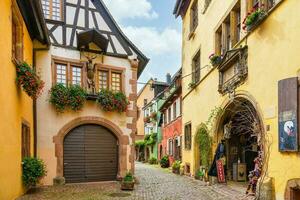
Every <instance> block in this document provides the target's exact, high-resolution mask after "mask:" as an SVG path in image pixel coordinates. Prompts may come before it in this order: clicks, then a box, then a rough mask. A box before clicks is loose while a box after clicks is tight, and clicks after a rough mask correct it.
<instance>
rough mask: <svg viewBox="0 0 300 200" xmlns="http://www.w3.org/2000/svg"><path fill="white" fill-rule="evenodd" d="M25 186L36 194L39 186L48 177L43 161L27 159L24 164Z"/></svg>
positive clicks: (32, 158) (23, 176)
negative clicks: (42, 179)
mask: <svg viewBox="0 0 300 200" xmlns="http://www.w3.org/2000/svg"><path fill="white" fill-rule="evenodd" d="M22 171H23V173H22V179H23V184H24V185H25V187H26V188H27V189H29V191H30V192H34V191H35V189H36V186H37V184H38V183H39V181H40V180H41V178H42V177H44V176H45V175H46V173H47V172H46V166H45V164H44V162H43V161H42V160H41V159H38V158H34V157H26V158H24V159H23V162H22Z"/></svg>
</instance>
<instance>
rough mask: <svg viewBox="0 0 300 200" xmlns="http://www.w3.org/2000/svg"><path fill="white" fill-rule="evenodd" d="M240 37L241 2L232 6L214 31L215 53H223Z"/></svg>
mask: <svg viewBox="0 0 300 200" xmlns="http://www.w3.org/2000/svg"><path fill="white" fill-rule="evenodd" d="M240 39H241V3H240V1H238V3H237V4H236V5H235V6H234V7H233V9H232V10H231V12H230V14H229V15H228V16H227V17H226V18H225V20H224V21H223V23H222V25H221V26H220V27H219V28H218V29H217V31H216V33H215V53H216V54H217V55H224V54H226V52H227V51H228V50H230V49H232V47H234V46H235V45H236V44H237V43H238V42H239V41H240Z"/></svg>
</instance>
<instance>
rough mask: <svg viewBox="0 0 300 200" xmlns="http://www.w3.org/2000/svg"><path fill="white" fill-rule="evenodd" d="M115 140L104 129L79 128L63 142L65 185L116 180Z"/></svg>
mask: <svg viewBox="0 0 300 200" xmlns="http://www.w3.org/2000/svg"><path fill="white" fill-rule="evenodd" d="M117 155H118V147H117V139H116V138H115V136H114V135H113V133H111V132H110V131H109V130H108V129H106V128H104V127H102V126H98V125H83V126H80V127H77V128H75V129H73V130H72V131H71V132H70V133H69V134H68V135H67V136H66V137H65V140H64V177H65V179H66V182H67V183H79V182H94V181H111V180H116V177H117V171H118V168H117V167H118V164H117V163H118V156H117Z"/></svg>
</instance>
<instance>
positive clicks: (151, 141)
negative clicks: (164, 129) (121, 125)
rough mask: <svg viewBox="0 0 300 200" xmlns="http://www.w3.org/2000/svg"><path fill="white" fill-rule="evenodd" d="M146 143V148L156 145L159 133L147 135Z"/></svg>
mask: <svg viewBox="0 0 300 200" xmlns="http://www.w3.org/2000/svg"><path fill="white" fill-rule="evenodd" d="M144 141H145V145H146V146H151V145H154V144H155V143H156V142H157V133H151V134H148V135H145V138H144Z"/></svg>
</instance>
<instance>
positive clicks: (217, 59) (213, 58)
mask: <svg viewBox="0 0 300 200" xmlns="http://www.w3.org/2000/svg"><path fill="white" fill-rule="evenodd" d="M209 60H210V63H211V65H212V66H213V67H216V66H218V65H219V64H220V63H221V61H222V57H221V56H219V55H217V54H215V53H212V54H210V56H209Z"/></svg>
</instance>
